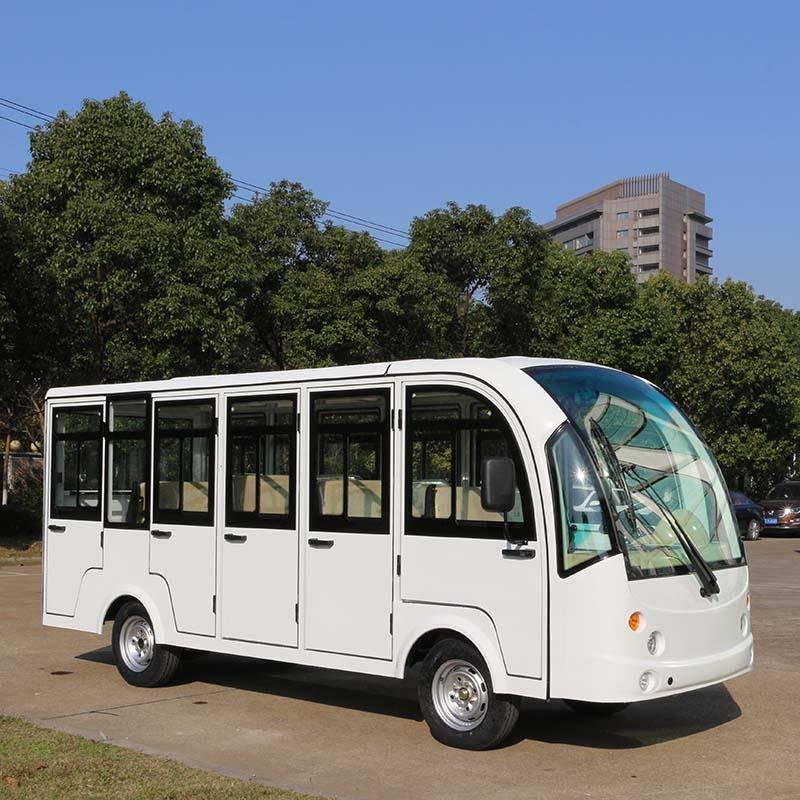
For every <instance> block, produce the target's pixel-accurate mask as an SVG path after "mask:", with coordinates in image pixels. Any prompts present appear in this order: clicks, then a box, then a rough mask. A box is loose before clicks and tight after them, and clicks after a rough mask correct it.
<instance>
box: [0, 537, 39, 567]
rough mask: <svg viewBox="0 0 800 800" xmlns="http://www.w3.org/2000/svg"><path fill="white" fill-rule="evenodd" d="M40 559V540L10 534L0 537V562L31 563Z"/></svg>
mask: <svg viewBox="0 0 800 800" xmlns="http://www.w3.org/2000/svg"><path fill="white" fill-rule="evenodd" d="M41 560H42V542H41V540H39V539H37V540H36V541H31V538H30V537H27V536H26V537H22V536H11V537H5V536H4V537H3V538H2V539H0V564H3V563H5V564H17V563H27V564H32V563H36V562H38V561H41Z"/></svg>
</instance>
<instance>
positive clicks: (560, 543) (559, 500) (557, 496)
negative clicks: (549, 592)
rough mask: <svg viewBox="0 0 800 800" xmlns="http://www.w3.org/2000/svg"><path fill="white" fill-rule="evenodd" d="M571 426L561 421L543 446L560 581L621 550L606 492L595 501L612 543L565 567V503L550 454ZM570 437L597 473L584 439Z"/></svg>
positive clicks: (596, 467)
mask: <svg viewBox="0 0 800 800" xmlns="http://www.w3.org/2000/svg"><path fill="white" fill-rule="evenodd" d="M572 427H573V426H572V423H571V422H569V421H568V420H567V421H565V422H562V423H561V424H560V425H559V426H558V427H557V428H556V429H555V430H554V431H553V433H551V434H550V436H549V438H548V439H547V443H546V444H545V450H546V451H547V468H548V470H549V472H550V491H551V493H552V495H553V516H554V517H555V521H556V551H557V554H558V558H557V559H556V566H557V567H558V575H559V577H561V578H569V577H570V576H571V575H574V574H575V573H576V572H581V571H582V570H584V569H586V568H587V567H591V566H592V565H593V564H597V563H598V562H600V561H605V560H606V559H607V558H611V557H612V556H618V555H622V550H621V548H620V544H619V534H618V533H617V528H616V526H615V525H614V522H613V520H612V518H611V513H610V511H609V510H608V503H607V502H606V496H605V493H604V492H602V491H601V492H600V494H599V495H598V498H597V499H598V500H599V502H600V508H601V509H602V512H603V522H604V523H605V526H606V529H607V531H608V538H609V540H610V541H611V549H610V550H607V551H606V552H604V553H598V554H597V555H595V556H593V557H592V558H589V559H587V560H586V561H582V562H581V563H580V564H577V565H576V566H574V567H571V568H570V569H567V568H566V567H565V566H564V565H565V563H566V561H565V559H564V556H565V553H564V536H563V533H564V528H563V510H564V509H563V508H562V505H563V503H564V498H563V497H562V496H561V490H560V489H559V486H558V477H557V474H556V463H555V458H554V455H553V447H554V445H555V443H556V440H557V439H558V438H559V437H560V436H561V435H562V434H564V433H565V431H566V429H567V428H572ZM573 435H574V436H575V439H576V441H577V442H578V446H579V447H580V448H582V449H583V451H584V455H585V456H586V457H587V460H588V462H589V463H590V464H591V465H592V466H593V467H594V469H595V470H599V466H598V464H597V460H596V459H595V458H594V454H593V453H590V452H589V451H588V450H587V448H586V445H585V444H584V441H583V439H582V438H581V437H580V436H579V435H578V434H577V433H576V432H574V431H573ZM598 475H599V473H598ZM598 480H599V478H598Z"/></svg>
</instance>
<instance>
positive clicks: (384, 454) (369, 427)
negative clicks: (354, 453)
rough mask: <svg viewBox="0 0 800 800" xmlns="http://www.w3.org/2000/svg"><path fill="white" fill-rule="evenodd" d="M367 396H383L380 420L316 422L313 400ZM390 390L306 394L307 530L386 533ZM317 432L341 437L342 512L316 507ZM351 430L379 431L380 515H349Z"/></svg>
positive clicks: (372, 389) (334, 390)
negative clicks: (307, 399) (307, 434)
mask: <svg viewBox="0 0 800 800" xmlns="http://www.w3.org/2000/svg"><path fill="white" fill-rule="evenodd" d="M367 395H380V396H382V397H384V398H385V402H386V406H385V413H384V420H383V422H363V423H347V422H343V423H336V422H321V423H320V422H317V414H316V410H315V403H316V401H317V400H323V399H326V398H332V397H364V396H367ZM393 415H394V414H393V409H392V390H391V388H390V387H387V386H381V387H370V386H363V387H359V388H357V389H340V390H336V389H330V390H325V391H319V392H318V391H312V392H310V393H309V416H310V417H311V422H310V425H309V445H308V446H309V481H308V487H309V496H308V520H309V525H308V528H309V531H326V532H330V533H373V534H379V535H388V534H389V519H390V512H391V506H392V495H391V486H392V484H391V474H390V473H391V463H392V462H391V453H390V447H391V430H392V417H393ZM320 433H334V434H335V433H339V434H342V435H343V437H344V442H343V445H342V449H343V454H344V464H343V470H344V476H343V483H344V488H343V491H342V513H341V514H322V513H321V510H320V509H319V508H318V503H319V494H318V492H317V466H318V464H319V447H318V441H317V437H318V435H319V434H320ZM350 433H378V434H379V435H380V443H381V459H380V464H381V515H380V517H348V516H347V511H348V508H347V506H348V495H349V491H348V481H349V476H348V474H347V472H348V470H347V467H348V459H349V451H350V438H349V434H350Z"/></svg>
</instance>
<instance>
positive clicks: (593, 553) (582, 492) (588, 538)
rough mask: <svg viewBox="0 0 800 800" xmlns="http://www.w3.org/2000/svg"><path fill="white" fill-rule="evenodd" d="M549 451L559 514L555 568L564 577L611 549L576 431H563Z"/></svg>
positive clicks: (607, 527) (592, 474) (594, 476)
mask: <svg viewBox="0 0 800 800" xmlns="http://www.w3.org/2000/svg"><path fill="white" fill-rule="evenodd" d="M549 450H550V470H551V473H552V475H553V481H554V484H555V488H556V494H557V501H558V511H559V514H558V522H559V529H560V535H559V548H558V549H559V565H558V568H559V572H560V573H561V574H562V575H566V574H568V573H570V572H573V571H574V570H575V569H577V568H579V567H581V566H584V565H588V564H590V563H592V562H593V561H595V560H597V559H598V558H602V557H603V556H606V555H608V554H609V553H611V552H613V549H614V547H613V544H612V541H611V536H610V535H609V531H610V522H609V520H608V518H607V516H606V512H605V510H604V505H603V501H602V489H601V488H600V484H599V482H598V480H597V473H596V471H595V468H594V465H593V464H592V463H591V461H590V459H589V456H588V454H587V453H586V450H585V449H584V447H583V444H582V443H581V442H580V440H579V439H578V436H577V434H576V433H575V431H574V430H573V429H572V428H571V427H565V428H563V429H562V430H561V431H560V432H559V433H558V434H556V437H555V438H554V439H553V440H552V442H551V444H550V446H549Z"/></svg>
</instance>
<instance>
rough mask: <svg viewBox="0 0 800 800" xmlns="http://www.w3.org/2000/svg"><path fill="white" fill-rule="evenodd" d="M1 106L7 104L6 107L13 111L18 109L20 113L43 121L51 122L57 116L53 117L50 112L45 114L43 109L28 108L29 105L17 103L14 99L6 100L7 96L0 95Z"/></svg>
mask: <svg viewBox="0 0 800 800" xmlns="http://www.w3.org/2000/svg"><path fill="white" fill-rule="evenodd" d="M0 106H5V107H6V108H10V109H11V110H12V111H16V112H17V113H18V114H25V115H26V116H28V117H33V118H34V119H38V120H41V121H42V122H49V121H50V120H51V119H55V117H51V116H50V115H49V114H45V113H44V112H42V111H36V110H35V109H33V108H28V106H23V105H21V104H20V103H15V102H14V101H13V100H6V98H5V97H0Z"/></svg>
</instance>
